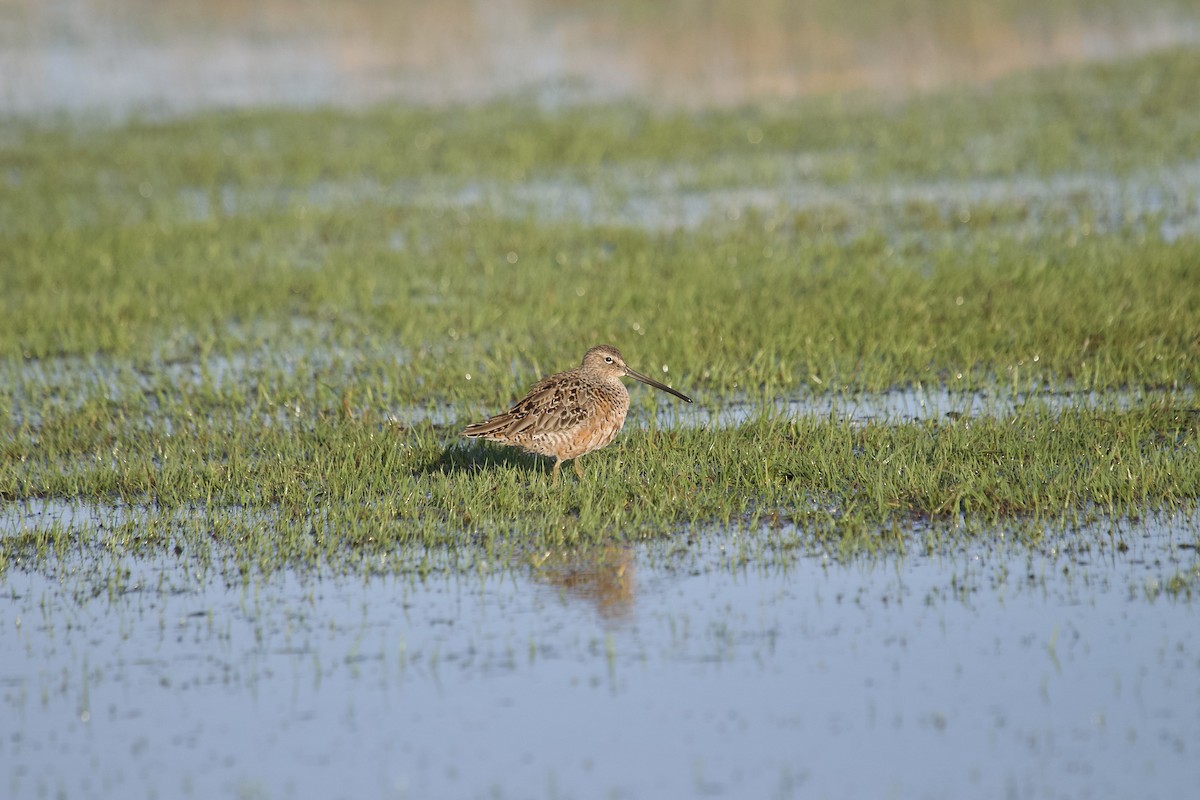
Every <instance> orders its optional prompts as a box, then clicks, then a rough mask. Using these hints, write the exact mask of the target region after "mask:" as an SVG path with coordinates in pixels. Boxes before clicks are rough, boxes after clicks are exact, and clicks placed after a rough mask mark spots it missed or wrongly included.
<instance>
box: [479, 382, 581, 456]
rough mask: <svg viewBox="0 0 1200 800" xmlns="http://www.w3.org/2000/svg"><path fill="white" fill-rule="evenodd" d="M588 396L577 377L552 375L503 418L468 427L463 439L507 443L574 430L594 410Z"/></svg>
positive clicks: (492, 418) (518, 402)
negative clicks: (475, 438) (468, 437)
mask: <svg viewBox="0 0 1200 800" xmlns="http://www.w3.org/2000/svg"><path fill="white" fill-rule="evenodd" d="M585 394H586V387H585V386H584V385H583V383H582V382H581V381H579V380H578V379H577V378H574V376H563V375H552V376H551V377H549V378H546V379H544V380H542V381H541V382H539V383H538V384H537V385H535V386H534V387H533V388H532V389H530V390H529V393H528V394H526V395H525V396H524V397H522V398H521V399H520V400H518V401H517V402H516V404H515V405H513V407H512V408H510V409H509V410H508V411H506V412H504V413H503V414H497V415H496V416H494V417H491V418H490V419H487V420H484V421H483V422H476V423H475V424H474V425H468V426H467V427H466V428H465V429H464V430H463V436H472V437H483V438H495V439H499V440H501V441H504V440H515V439H525V438H532V437H534V436H539V435H543V434H547V433H553V432H555V431H561V430H567V429H570V428H573V427H574V426H576V425H578V424H579V423H581V422H583V421H584V420H585V419H587V416H588V413H589V408H590V406H589V404H588V403H587V402H586V401H587V398H586V397H585Z"/></svg>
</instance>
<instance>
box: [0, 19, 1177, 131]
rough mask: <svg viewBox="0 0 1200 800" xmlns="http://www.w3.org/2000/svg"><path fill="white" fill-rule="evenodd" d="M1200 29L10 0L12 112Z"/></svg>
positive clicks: (651, 83)
mask: <svg viewBox="0 0 1200 800" xmlns="http://www.w3.org/2000/svg"><path fill="white" fill-rule="evenodd" d="M1198 40H1200V4H1197V3H1195V2H1188V1H1187V0H1142V2H1138V3H1128V2H1120V0H988V1H983V2H980V1H976V0H873V2H855V3H847V2H844V0H658V2H645V1H644V0H605V2H596V1H595V0H486V1H484V2H480V1H478V0H475V1H471V0H387V1H386V2H385V1H384V0H339V1H338V2H329V1H328V0H267V1H266V2H256V3H249V2H243V1H242V0H207V1H206V2H197V0H0V113H5V114H22V115H25V114H37V113H42V112H55V111H63V110H67V111H101V112H104V113H108V114H115V115H120V114H123V113H130V112H135V111H136V112H159V113H161V112H176V113H177V112H183V111H187V110H192V109H197V108H212V107H240V106H261V105H285V106H296V105H327V104H335V105H347V106H358V105H365V104H372V103H378V102H384V101H391V100H401V101H412V102H421V103H448V102H461V101H479V100H486V99H489V98H493V97H495V96H497V95H506V94H512V93H524V94H531V95H532V96H534V97H535V98H536V99H537V100H539V101H540V102H543V103H547V104H558V103H579V102H589V101H595V100H607V99H614V98H620V97H628V96H637V97H642V98H646V99H649V100H651V101H653V102H665V103H670V104H675V105H680V106H688V107H696V106H712V105H718V106H730V105H739V104H743V103H753V102H760V101H764V100H770V99H776V98H778V99H788V98H794V97H798V96H803V95H806V94H814V93H824V92H831V91H845V90H859V89H865V90H873V91H881V92H897V93H899V92H908V91H913V90H922V89H930V88H937V87H940V86H945V85H947V84H950V83H956V82H973V81H981V80H989V79H992V78H995V77H998V76H1001V75H1004V74H1006V73H1009V72H1012V71H1017V70H1023V69H1027V68H1032V67H1038V66H1047V65H1052V64H1058V63H1065V62H1081V61H1088V60H1098V59H1111V58H1118V57H1123V56H1128V55H1132V54H1137V53H1139V52H1145V51H1150V50H1154V49H1157V48H1162V47H1168V46H1172V45H1178V44H1184V43H1195V42H1197V41H1198Z"/></svg>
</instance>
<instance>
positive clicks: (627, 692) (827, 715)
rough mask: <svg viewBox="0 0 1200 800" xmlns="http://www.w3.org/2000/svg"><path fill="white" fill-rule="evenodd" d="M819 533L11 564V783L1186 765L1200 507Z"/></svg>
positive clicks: (599, 778)
mask: <svg viewBox="0 0 1200 800" xmlns="http://www.w3.org/2000/svg"><path fill="white" fill-rule="evenodd" d="M917 536H918V538H919V536H920V534H917ZM802 540H803V531H795V530H788V529H784V530H779V531H772V530H764V531H762V532H759V533H751V534H735V533H731V532H726V531H718V532H699V531H697V532H695V533H694V534H692V535H690V536H689V535H687V534H681V535H680V537H678V538H676V539H675V540H671V541H666V542H659V543H655V544H646V545H639V546H636V547H632V548H621V547H616V546H614V547H612V548H606V549H601V550H598V551H596V552H595V553H590V554H571V553H547V554H544V555H542V556H539V557H537V558H535V559H533V561H532V565H525V566H517V567H514V568H500V569H498V570H496V571H488V570H486V569H485V570H483V571H482V572H476V573H465V574H464V573H458V574H450V575H449V576H445V577H439V578H436V579H428V580H425V581H418V580H416V579H394V578H371V579H368V580H365V581H364V580H363V579H361V578H353V577H341V578H338V577H323V578H308V579H305V578H301V577H298V576H296V575H285V576H283V577H277V578H274V579H271V580H268V581H266V582H264V583H261V584H253V583H252V584H250V585H248V586H246V587H244V588H242V587H238V588H234V589H229V588H227V587H226V586H225V584H224V583H222V582H220V581H218V580H216V579H211V580H210V579H208V578H195V579H192V580H191V585H190V588H189V589H188V590H187V591H183V592H155V591H142V592H136V593H129V594H123V595H119V596H116V597H112V596H105V595H101V596H100V597H99V598H98V599H95V600H92V601H91V602H78V601H77V600H76V599H75V598H77V597H78V596H79V595H72V594H71V593H70V590H69V587H65V586H64V585H63V584H62V583H61V582H58V581H54V580H48V579H47V578H46V577H45V576H44V575H43V574H42V573H39V572H28V573H26V572H20V571H16V570H12V569H10V570H9V571H8V572H7V573H6V574H4V575H3V576H2V577H0V703H2V705H3V713H0V765H2V766H0V785H3V786H4V788H5V793H6V796H8V797H11V798H15V799H18V800H19V799H21V798H27V797H28V798H32V797H42V796H54V795H66V796H96V795H106V796H116V795H120V796H127V797H129V796H147V795H153V796H189V795H190V796H196V797H212V796H229V795H255V796H269V797H311V796H323V797H364V796H369V797H464V798H470V797H561V796H582V795H588V796H596V795H599V796H612V797H626V798H658V797H689V796H701V795H704V796H717V797H769V796H774V797H822V796H837V797H878V796H885V795H897V796H921V797H964V796H970V797H1000V796H1004V797H1018V798H1043V797H1045V798H1049V797H1060V796H1087V797H1094V798H1109V797H1112V798H1118V797H1135V796H1136V797H1144V798H1156V797H1175V796H1186V795H1187V794H1188V792H1190V791H1191V789H1192V788H1193V787H1194V786H1195V783H1196V779H1197V777H1198V776H1197V766H1196V765H1197V764H1198V763H1200V760H1198V759H1197V757H1196V756H1197V754H1196V753H1195V748H1196V742H1197V741H1200V687H1198V685H1197V683H1196V680H1195V676H1196V675H1197V673H1198V670H1200V624H1197V623H1198V622H1200V620H1198V619H1197V609H1196V606H1195V602H1194V600H1193V599H1192V598H1193V595H1194V592H1195V591H1196V590H1197V586H1198V583H1200V561H1198V559H1197V550H1196V547H1197V544H1198V543H1200V515H1197V513H1195V512H1193V513H1191V514H1179V515H1174V516H1150V517H1147V518H1145V519H1143V520H1142V521H1140V522H1136V523H1123V524H1113V525H1108V524H1105V525H1101V526H1099V527H1096V528H1085V529H1083V530H1078V531H1073V532H1069V533H1061V534H1048V535H1047V537H1046V539H1045V541H1043V542H1042V543H1040V544H1039V546H1038V547H1037V548H1036V549H1029V548H1028V547H1026V546H1024V545H1019V544H1015V543H1008V542H1007V541H1006V540H1005V538H1004V532H1003V531H1000V530H998V531H996V532H995V536H993V537H988V539H987V540H986V541H985V540H980V539H972V540H970V542H968V543H966V544H963V545H961V546H956V547H952V548H949V549H947V551H945V552H936V551H935V552H934V553H933V554H931V555H925V554H918V555H911V556H908V557H902V558H899V559H897V558H885V559H882V560H880V561H878V562H869V561H853V562H850V563H837V562H835V561H830V560H828V559H826V558H823V557H821V556H820V555H819V553H818V554H815V555H813V554H802V551H803V550H805V549H806V548H805V546H800V547H791V545H792V544H795V543H796V542H797V541H802ZM916 549H920V548H916ZM746 552H751V553H757V554H759V555H757V556H755V557H752V558H750V559H749V560H746V559H745V558H744V554H745V553H746ZM746 564H749V565H752V566H745V565H746ZM130 566H131V568H132V569H134V570H142V571H147V572H154V571H163V570H165V571H171V570H172V569H178V568H177V567H172V565H171V560H170V559H169V558H167V559H161V560H158V561H155V562H153V563H145V562H140V563H136V564H131V565H130ZM143 578H144V580H143V579H139V583H141V584H144V585H147V586H153V585H155V581H154V580H153V579H152V576H150V575H146V576H143ZM159 583H161V582H159ZM864 759H869V761H870V768H869V769H865V768H863V761H864Z"/></svg>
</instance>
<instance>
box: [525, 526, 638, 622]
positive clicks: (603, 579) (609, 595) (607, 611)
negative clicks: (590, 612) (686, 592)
mask: <svg viewBox="0 0 1200 800" xmlns="http://www.w3.org/2000/svg"><path fill="white" fill-rule="evenodd" d="M532 566H533V573H534V576H535V577H536V578H537V579H538V580H541V581H543V582H545V583H548V584H550V585H551V586H556V587H558V589H559V590H560V591H561V592H562V593H563V594H564V595H566V596H568V597H574V598H578V599H580V600H586V601H587V602H589V603H592V604H593V605H595V606H596V611H597V612H598V613H599V614H600V617H601V618H602V619H604V620H608V621H612V622H619V621H623V620H627V619H629V618H630V617H632V616H633V606H634V589H635V581H634V563H633V553H632V551H630V550H629V548H627V547H619V546H617V545H607V546H604V547H594V548H581V549H576V550H548V551H544V552H542V553H539V554H537V555H535V556H534V557H533V559H532Z"/></svg>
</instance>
